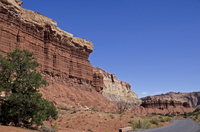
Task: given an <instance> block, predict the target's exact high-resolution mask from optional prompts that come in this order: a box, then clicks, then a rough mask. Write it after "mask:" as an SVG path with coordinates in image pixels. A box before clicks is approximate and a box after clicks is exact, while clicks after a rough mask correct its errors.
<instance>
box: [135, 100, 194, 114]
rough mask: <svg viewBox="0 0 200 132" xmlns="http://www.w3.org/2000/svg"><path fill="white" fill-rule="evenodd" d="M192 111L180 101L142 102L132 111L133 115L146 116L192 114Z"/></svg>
mask: <svg viewBox="0 0 200 132" xmlns="http://www.w3.org/2000/svg"><path fill="white" fill-rule="evenodd" d="M193 111H194V109H193V108H192V107H190V105H189V103H188V102H184V103H182V102H181V101H174V100H147V101H142V104H141V105H140V106H139V107H137V108H135V109H133V110H132V113H134V114H148V113H160V114H167V113H171V114H172V113H173V114H183V113H184V112H187V113H188V112H193Z"/></svg>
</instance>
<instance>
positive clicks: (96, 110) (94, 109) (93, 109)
mask: <svg viewBox="0 0 200 132" xmlns="http://www.w3.org/2000/svg"><path fill="white" fill-rule="evenodd" d="M91 110H92V111H95V112H99V110H98V109H96V108H92V109H91Z"/></svg>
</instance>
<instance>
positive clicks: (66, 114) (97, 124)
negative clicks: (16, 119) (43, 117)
mask: <svg viewBox="0 0 200 132" xmlns="http://www.w3.org/2000/svg"><path fill="white" fill-rule="evenodd" d="M159 117H160V115H151V114H148V115H135V114H131V113H129V114H116V113H111V112H105V111H104V112H97V111H84V110H72V109H71V110H59V118H58V119H57V120H56V121H53V120H52V121H48V122H47V121H46V122H44V124H46V125H48V126H54V124H55V123H57V124H58V132H88V131H90V132H105V131H106V130H107V131H108V132H119V128H123V127H128V126H131V124H130V121H131V120H151V119H152V118H157V119H159ZM164 118H165V117H164ZM179 119H181V117H180V116H179V117H173V118H172V120H179ZM169 123H170V122H159V126H165V125H168V124H169ZM152 126H153V125H152ZM0 132H38V131H34V130H29V129H25V128H17V127H12V126H0Z"/></svg>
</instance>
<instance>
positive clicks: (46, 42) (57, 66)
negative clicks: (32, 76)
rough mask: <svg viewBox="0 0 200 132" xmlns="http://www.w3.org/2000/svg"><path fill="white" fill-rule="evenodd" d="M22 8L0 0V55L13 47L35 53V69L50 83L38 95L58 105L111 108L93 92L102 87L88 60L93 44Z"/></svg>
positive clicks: (9, 0) (16, 2)
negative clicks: (38, 64)
mask: <svg viewBox="0 0 200 132" xmlns="http://www.w3.org/2000/svg"><path fill="white" fill-rule="evenodd" d="M21 5H22V2H21V1H19V0H0V47H1V48H0V53H1V54H2V55H3V56H6V55H7V53H8V52H10V51H12V50H14V48H15V47H18V48H20V49H27V50H29V51H32V52H34V55H35V57H36V58H37V61H38V62H39V63H40V66H39V67H38V69H37V70H38V71H40V73H41V74H42V75H43V77H44V78H45V79H46V80H47V81H48V82H49V83H50V86H49V87H45V88H41V92H42V93H43V96H44V97H45V98H47V99H49V100H50V101H52V102H54V103H55V104H57V105H65V104H71V105H73V104H74V105H77V104H78V103H80V104H82V105H87V106H89V107H94V106H96V107H97V108H99V109H104V110H107V109H111V108H114V106H115V104H114V103H112V102H111V101H109V100H107V99H106V98H105V97H103V96H102V95H101V94H100V93H98V92H96V90H95V89H101V88H102V86H103V80H102V78H101V77H102V76H101V75H99V74H96V73H93V66H92V65H91V63H90V62H89V60H88V57H89V55H90V53H91V52H92V51H93V44H92V43H91V42H90V41H87V40H85V39H82V38H76V37H73V35H72V34H70V33H67V32H65V31H63V30H61V29H60V28H58V27H57V23H56V22H55V21H54V20H52V19H50V18H47V17H45V16H43V15H41V14H39V13H37V12H34V11H30V10H27V9H23V8H21ZM97 91H98V90H97Z"/></svg>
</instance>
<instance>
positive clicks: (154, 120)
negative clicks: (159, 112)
mask: <svg viewBox="0 0 200 132" xmlns="http://www.w3.org/2000/svg"><path fill="white" fill-rule="evenodd" d="M150 122H151V123H152V124H155V125H158V119H157V118H153V119H151V120H150Z"/></svg>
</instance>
